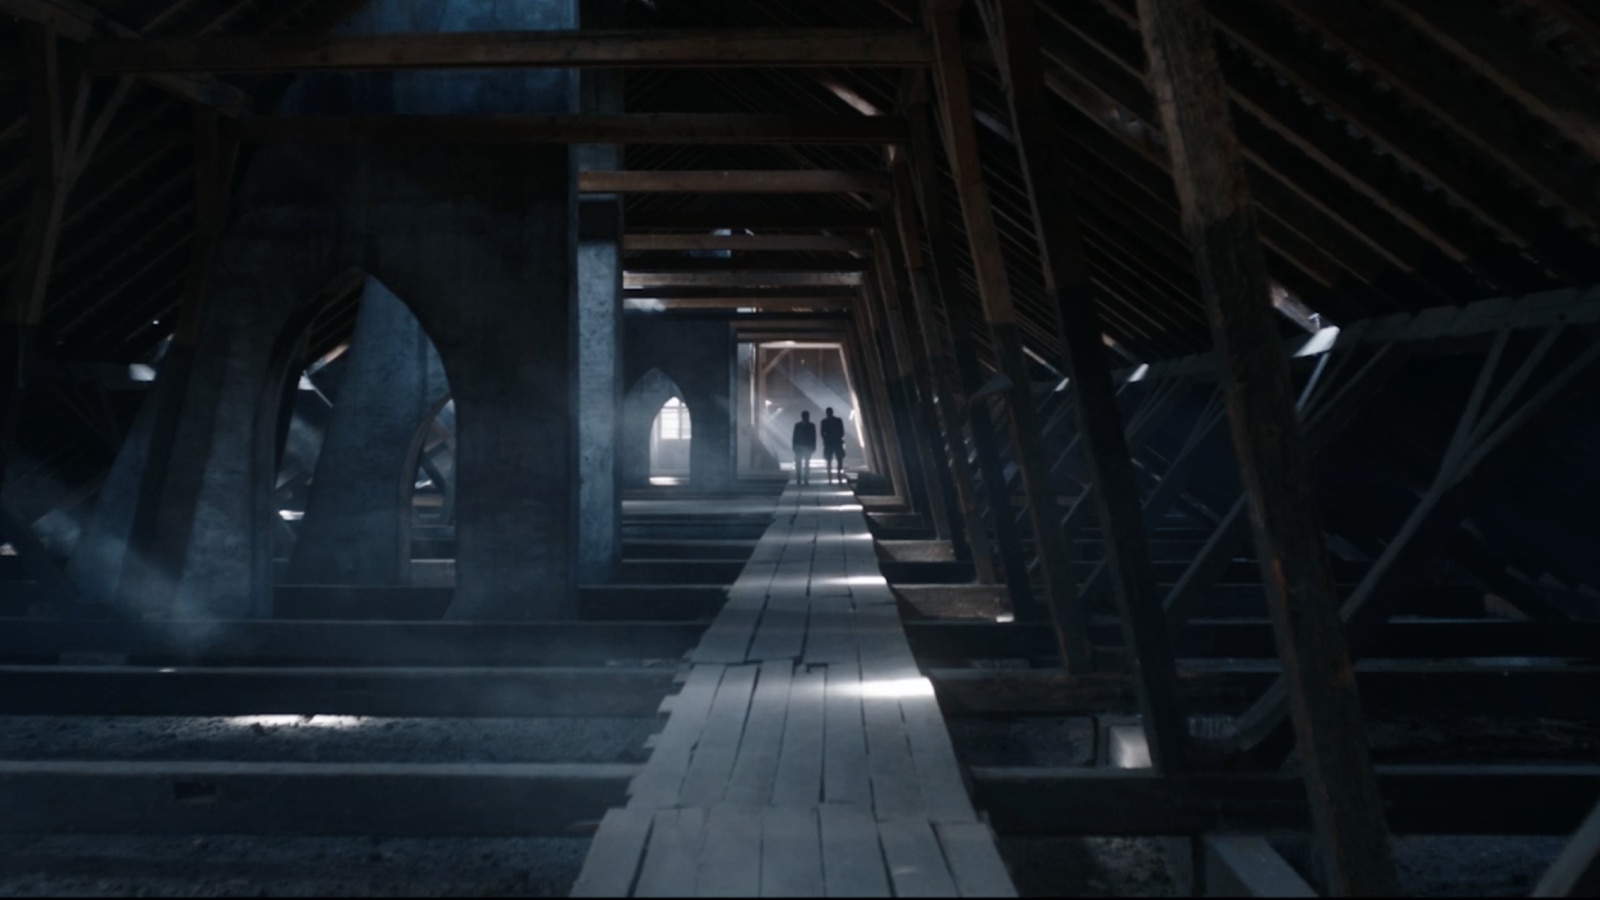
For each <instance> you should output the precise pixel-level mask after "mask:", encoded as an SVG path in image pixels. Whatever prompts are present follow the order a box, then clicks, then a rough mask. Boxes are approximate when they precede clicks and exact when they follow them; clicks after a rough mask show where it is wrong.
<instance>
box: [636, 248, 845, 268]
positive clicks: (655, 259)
mask: <svg viewBox="0 0 1600 900" xmlns="http://www.w3.org/2000/svg"><path fill="white" fill-rule="evenodd" d="M870 264H871V260H869V259H867V258H865V257H852V256H833V255H829V256H794V255H792V254H780V253H770V254H762V253H752V254H741V255H740V256H738V257H731V258H730V257H708V256H652V257H645V258H641V257H639V256H630V257H628V259H627V260H626V261H625V262H624V264H623V271H625V272H635V273H644V272H755V273H760V272H865V271H867V267H868V266H869V265H870Z"/></svg>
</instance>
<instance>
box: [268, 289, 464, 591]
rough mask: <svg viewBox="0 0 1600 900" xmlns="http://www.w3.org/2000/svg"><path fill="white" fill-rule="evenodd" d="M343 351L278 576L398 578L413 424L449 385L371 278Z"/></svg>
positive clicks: (403, 314)
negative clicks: (299, 516)
mask: <svg viewBox="0 0 1600 900" xmlns="http://www.w3.org/2000/svg"><path fill="white" fill-rule="evenodd" d="M345 355H346V356H347V357H348V359H349V362H348V364H347V365H346V367H345V370H344V374H343V375H342V376H341V378H340V379H339V400H338V402H337V403H335V404H334V407H333V416H332V420H331V421H330V422H329V424H328V431H327V436H326V438H325V439H324V440H323V444H322V452H321V453H320V454H319V455H318V457H317V468H316V473H315V476H314V477H313V479H312V483H311V493H310V495H309V496H308V498H307V505H306V511H305V518H304V520H302V521H301V523H300V530H299V539H298V540H296V541H295V545H294V552H293V553H292V554H291V555H290V557H289V571H288V573H287V578H286V580H287V581H288V582H290V583H293V584H406V583H408V576H409V572H410V567H411V484H412V482H413V480H414V478H415V476H416V471H417V453H418V451H419V450H420V442H419V441H420V437H421V429H422V428H424V427H426V426H427V425H428V423H429V422H430V421H431V420H432V418H433V414H434V413H435V412H436V411H437V410H438V408H439V407H440V406H441V405H442V404H443V403H444V401H445V399H446V397H447V396H448V394H449V391H450V385H449V382H448V381H447V380H446V379H445V375H444V364H443V363H442V362H441V361H440V359H439V353H438V351H437V350H435V349H434V347H433V343H432V342H431V341H429V340H428V336H427V334H425V333H424V332H423V330H422V325H421V323H419V322H418V321H417V317H416V316H414V315H412V314H411V310H409V309H407V308H406V305H405V303H404V302H403V301H401V300H400V298H399V297H396V296H395V295H394V294H393V293H392V292H391V291H390V290H389V289H388V288H387V287H386V286H385V285H384V284H382V283H381V282H379V281H378V280H377V279H375V278H368V279H367V280H366V287H365V288H364V290H363V293H362V297H361V309H360V312H359V313H358V314H357V316H356V328H355V334H354V335H353V336H352V337H351V339H350V349H349V351H347V353H346V354H345Z"/></svg>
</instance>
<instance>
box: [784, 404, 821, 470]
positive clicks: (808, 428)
mask: <svg viewBox="0 0 1600 900" xmlns="http://www.w3.org/2000/svg"><path fill="white" fill-rule="evenodd" d="M789 446H790V447H791V448H793V450H794V477H795V483H796V484H810V483H811V474H810V473H811V454H813V453H816V452H817V426H816V425H814V424H813V423H812V421H811V413H808V412H803V413H801V414H800V421H798V422H796V423H794V437H793V438H791V439H790V440H789Z"/></svg>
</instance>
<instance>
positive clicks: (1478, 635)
mask: <svg viewBox="0 0 1600 900" xmlns="http://www.w3.org/2000/svg"><path fill="white" fill-rule="evenodd" d="M906 637H907V638H908V639H909V640H910V641H911V648H912V650H913V651H915V652H916V654H917V656H918V657H919V658H922V659H925V660H954V659H993V658H1009V659H1044V658H1048V657H1050V656H1051V655H1052V654H1053V653H1055V649H1054V643H1053V642H1054V637H1053V636H1052V635H1051V634H1050V629H1049V627H1048V626H1045V625H1040V624H1035V623H1007V624H995V623H988V622H973V621H944V622H907V623H906ZM1089 639H1090V640H1091V641H1092V642H1093V643H1094V644H1096V645H1097V646H1102V647H1107V646H1118V645H1121V644H1122V634H1121V630H1120V628H1119V626H1118V625H1116V624H1115V623H1110V622H1106V623H1095V624H1093V625H1091V626H1090V630H1089ZM1376 640H1377V642H1376V643H1375V644H1374V645H1373V649H1372V652H1371V653H1369V654H1368V656H1369V657H1370V658H1373V659H1462V658H1470V657H1506V656H1522V657H1544V658H1551V657H1582V656H1585V655H1587V654H1591V653H1593V652H1594V648H1595V647H1600V623H1597V622H1495V621H1487V620H1486V621H1481V622H1460V621H1454V622H1390V623H1389V624H1388V625H1386V626H1385V627H1384V630H1383V633H1382V634H1381V635H1379V636H1378V637H1377V639H1376ZM1177 653H1178V655H1179V656H1180V657H1185V658H1189V659H1219V658H1220V659H1272V658H1275V657H1276V656H1277V648H1276V646H1275V645H1274V644H1273V637H1272V626H1271V624H1270V623H1268V622H1265V621H1262V622H1241V621H1230V620H1209V621H1191V622H1189V623H1188V625H1186V626H1185V627H1184V629H1183V631H1182V632H1181V633H1180V634H1179V637H1178V643H1177Z"/></svg>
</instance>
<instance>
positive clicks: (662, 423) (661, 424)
mask: <svg viewBox="0 0 1600 900" xmlns="http://www.w3.org/2000/svg"><path fill="white" fill-rule="evenodd" d="M656 437H657V438H658V439H660V440H663V441H687V440H689V438H690V437H691V434H690V426H689V407H687V406H684V405H683V401H682V400H679V399H678V398H677V397H672V398H669V399H668V400H667V402H666V403H663V404H661V412H660V414H659V415H657V416H656Z"/></svg>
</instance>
